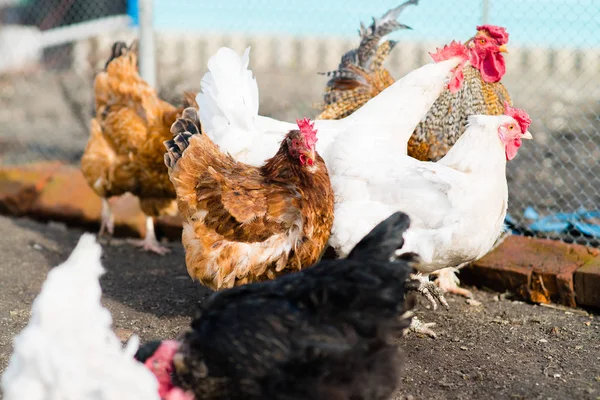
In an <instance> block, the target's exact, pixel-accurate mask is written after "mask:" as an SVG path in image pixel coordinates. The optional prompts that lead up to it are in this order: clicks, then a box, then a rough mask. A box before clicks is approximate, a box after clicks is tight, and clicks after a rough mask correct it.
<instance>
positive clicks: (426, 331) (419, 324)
mask: <svg viewBox="0 0 600 400" xmlns="http://www.w3.org/2000/svg"><path fill="white" fill-rule="evenodd" d="M433 326H435V322H423V321H421V320H419V318H417V317H416V316H414V317H413V318H412V320H411V321H410V326H409V327H408V328H406V329H405V331H404V335H406V334H408V332H415V333H422V334H423V335H427V336H429V337H431V338H433V339H435V338H437V334H436V333H435V332H434V331H432V330H431V328H432V327H433Z"/></svg>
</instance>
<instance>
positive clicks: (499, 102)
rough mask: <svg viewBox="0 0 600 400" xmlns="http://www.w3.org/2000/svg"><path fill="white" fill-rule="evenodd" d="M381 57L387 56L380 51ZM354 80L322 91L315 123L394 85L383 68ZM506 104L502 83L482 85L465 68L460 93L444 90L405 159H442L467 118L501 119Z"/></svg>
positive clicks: (357, 73)
mask: <svg viewBox="0 0 600 400" xmlns="http://www.w3.org/2000/svg"><path fill="white" fill-rule="evenodd" d="M384 45H385V43H384V44H382V45H381V46H384ZM381 46H380V47H381ZM378 53H379V52H378ZM381 54H385V55H387V54H389V52H388V53H385V52H384V51H383V50H382V51H381ZM355 68H357V69H360V68H358V67H355ZM332 76H333V75H332ZM353 76H355V77H358V76H359V77H360V79H354V80H352V78H350V77H348V78H346V80H345V82H344V85H339V84H337V82H335V81H334V80H333V79H332V80H330V82H329V83H328V86H327V88H326V90H325V95H324V103H325V105H324V106H322V110H323V111H322V112H321V114H319V116H318V117H317V119H341V118H345V117H347V116H348V115H350V114H352V113H353V112H354V111H356V110H358V109H359V108H360V107H362V106H363V105H364V104H365V103H366V102H368V101H369V100H370V99H371V98H373V97H375V96H376V95H377V94H379V93H380V92H381V91H382V90H384V89H385V88H387V87H388V86H390V85H391V84H393V83H394V79H393V78H392V77H391V75H390V74H389V72H388V71H387V70H386V69H385V68H379V69H377V70H375V71H373V72H365V70H364V69H362V70H360V71H355V72H354V75H353ZM330 85H331V86H330ZM505 101H508V102H509V103H510V104H512V101H511V99H510V96H509V94H508V91H507V90H506V88H505V87H504V85H502V83H500V82H497V83H487V82H484V81H483V79H481V75H480V73H479V71H477V69H475V68H473V67H470V66H469V67H467V68H465V69H464V82H463V84H462V86H461V88H460V90H459V91H458V92H457V93H455V94H452V93H451V92H450V91H449V90H445V91H444V92H443V93H442V95H441V96H440V97H439V98H438V100H436V102H435V103H434V105H433V106H432V107H431V109H430V111H429V113H428V114H427V115H426V117H425V118H424V120H423V121H422V122H421V123H420V124H419V125H418V126H417V128H416V129H415V132H414V133H413V135H412V136H411V138H410V140H409V141H408V148H407V150H408V155H409V156H411V157H414V158H416V159H418V160H422V161H437V160H439V159H441V158H442V157H443V156H444V155H445V154H446V153H447V152H448V150H449V149H450V148H451V147H452V146H453V145H454V143H456V140H458V138H459V137H460V136H461V135H462V134H463V133H464V131H465V129H466V125H467V119H468V117H469V116H470V115H473V114H484V115H502V114H503V113H504V102H505Z"/></svg>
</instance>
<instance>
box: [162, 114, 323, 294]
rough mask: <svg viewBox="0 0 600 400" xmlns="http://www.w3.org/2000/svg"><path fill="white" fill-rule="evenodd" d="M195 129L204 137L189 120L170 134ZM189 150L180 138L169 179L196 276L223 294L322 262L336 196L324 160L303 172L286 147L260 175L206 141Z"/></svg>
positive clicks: (193, 140)
mask: <svg viewBox="0 0 600 400" xmlns="http://www.w3.org/2000/svg"><path fill="white" fill-rule="evenodd" d="M184 115H185V112H184ZM190 123H193V124H195V125H196V128H195V129H194V130H195V131H198V132H201V127H200V126H199V122H198V121H197V118H196V117H194V116H192V117H191V119H188V120H185V121H182V120H179V121H178V122H177V123H176V124H174V125H173V133H174V134H177V133H180V134H186V129H187V128H186V127H189V124H190ZM295 134H296V135H297V131H292V132H290V133H289V134H288V135H295ZM184 143H185V139H183V136H181V137H179V136H176V138H175V139H174V140H173V141H171V142H169V143H167V148H168V149H172V147H170V146H179V145H181V146H183V147H185V149H184V150H183V151H182V154H181V156H180V158H179V156H178V157H176V158H177V162H176V163H175V164H174V165H173V166H172V167H171V169H170V171H169V174H170V177H171V181H172V182H173V185H174V187H175V190H176V192H177V200H178V205H179V210H180V212H181V214H182V217H183V219H184V232H183V237H182V242H183V245H184V247H185V249H186V264H187V268H188V272H189V274H190V276H191V277H193V278H195V279H198V280H200V281H201V282H202V283H203V284H205V285H207V286H209V287H211V288H213V289H221V288H227V287H232V286H235V285H241V284H245V283H249V282H255V281H261V280H265V279H273V278H274V277H276V276H278V275H279V274H280V273H283V272H287V271H289V270H298V269H301V268H304V267H307V266H310V265H312V264H314V263H315V262H317V261H318V260H319V258H320V256H321V254H322V252H323V250H324V248H325V245H326V243H327V240H328V239H329V234H330V231H331V226H332V224H333V191H332V189H331V184H330V182H329V175H328V173H327V168H326V167H325V163H324V161H323V159H322V158H321V157H320V156H318V155H317V156H316V160H315V165H314V166H312V167H310V168H308V167H303V166H301V165H300V164H299V162H298V160H297V159H294V158H292V157H291V156H290V154H289V151H288V148H287V141H286V140H284V141H283V142H282V145H281V147H280V149H279V151H278V152H277V154H276V155H275V156H274V157H273V158H271V159H270V160H268V161H267V162H266V164H265V165H264V166H263V167H261V168H256V167H253V166H249V165H246V164H243V163H240V162H237V161H235V160H234V159H233V158H232V157H231V156H229V155H227V154H224V153H222V152H221V151H220V149H219V147H218V146H217V145H215V144H214V143H213V142H212V141H211V140H210V139H209V138H208V136H206V135H203V134H193V135H191V136H189V140H188V143H189V144H188V145H187V147H186V145H185V144H184ZM170 151H181V149H180V148H177V147H176V148H175V150H170Z"/></svg>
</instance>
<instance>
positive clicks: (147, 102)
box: [81, 42, 195, 254]
mask: <svg viewBox="0 0 600 400" xmlns="http://www.w3.org/2000/svg"><path fill="white" fill-rule="evenodd" d="M132 47H133V46H132ZM94 95H95V100H96V117H95V118H93V119H92V121H91V127H90V138H89V140H88V143H87V146H86V148H85V150H84V153H83V156H82V158H81V171H82V172H83V175H84V177H85V179H86V180H87V182H88V184H89V185H90V186H91V187H92V188H93V189H94V191H95V192H96V193H97V194H98V195H99V196H100V197H102V225H101V227H100V234H103V233H104V232H105V231H106V232H108V233H109V234H110V235H112V233H113V229H114V222H113V221H114V220H113V216H112V212H111V210H110V206H109V204H108V201H107V199H108V198H109V197H111V196H120V195H122V194H125V193H127V192H129V193H132V194H134V195H135V196H137V197H139V199H140V204H141V208H142V211H143V212H144V213H145V214H146V216H147V219H146V237H145V239H144V240H143V241H140V244H141V245H143V248H144V249H145V250H150V251H155V252H157V253H159V254H164V253H165V252H166V251H168V249H167V248H165V247H162V246H160V245H159V244H158V241H157V240H156V236H155V233H154V224H153V219H152V217H156V216H161V215H176V214H177V203H176V201H175V190H174V189H173V185H172V184H171V182H170V181H169V176H168V174H167V169H166V167H165V165H164V161H163V156H164V146H163V144H162V143H163V142H164V141H165V140H167V139H170V138H172V135H171V132H170V127H171V125H172V124H173V122H174V121H175V119H176V118H177V116H178V115H179V114H180V113H181V111H182V110H183V108H176V107H175V106H173V105H171V104H169V103H167V102H166V101H163V100H161V99H160V98H159V97H158V94H157V93H156V90H155V89H154V88H152V87H151V86H150V85H148V83H146V82H145V81H144V80H143V79H142V78H141V77H140V75H139V73H138V67H137V55H136V51H135V48H127V46H126V45H125V43H123V42H117V43H115V44H114V45H113V49H112V55H111V57H110V59H109V60H108V62H107V63H106V67H105V70H104V71H102V72H100V73H99V74H98V75H97V76H96V79H95V81H94ZM184 103H186V105H195V99H194V95H192V94H189V93H186V94H185V101H184Z"/></svg>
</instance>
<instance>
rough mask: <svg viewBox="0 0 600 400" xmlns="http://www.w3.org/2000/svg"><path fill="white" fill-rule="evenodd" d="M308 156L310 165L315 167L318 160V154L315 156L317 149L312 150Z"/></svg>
mask: <svg viewBox="0 0 600 400" xmlns="http://www.w3.org/2000/svg"><path fill="white" fill-rule="evenodd" d="M306 156H307V157H308V159H309V160H310V162H309V164H310V165H314V163H315V158H316V154H315V149H311V150H309V151H308V152H307V153H306Z"/></svg>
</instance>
